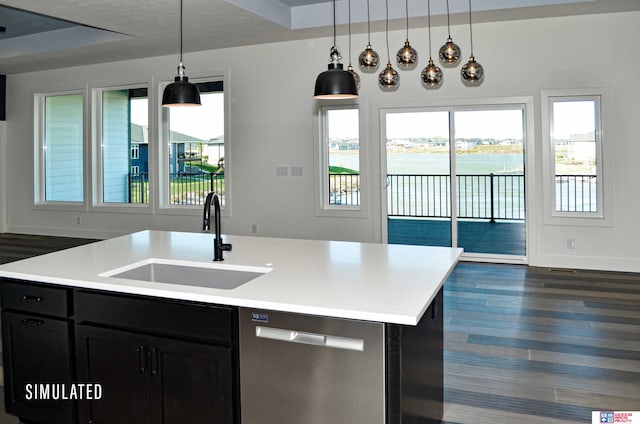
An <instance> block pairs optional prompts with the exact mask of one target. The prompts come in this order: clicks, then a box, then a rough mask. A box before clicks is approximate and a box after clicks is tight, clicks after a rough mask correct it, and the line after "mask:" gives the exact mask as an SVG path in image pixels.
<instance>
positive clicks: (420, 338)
mask: <svg viewBox="0 0 640 424" xmlns="http://www.w3.org/2000/svg"><path fill="white" fill-rule="evenodd" d="M443 303H444V291H443V289H442V288H441V289H440V290H439V292H438V294H437V295H436V297H435V299H434V300H433V302H432V303H431V305H430V306H429V308H428V309H427V311H426V312H425V313H424V315H423V316H422V319H420V322H419V323H418V325H416V326H410V325H398V324H387V325H386V342H387V357H386V361H387V364H386V365H387V381H386V383H387V424H401V423H420V424H439V423H440V422H441V420H442V416H443V413H444V398H443V394H444V392H443V387H444V381H443V380H444V375H443V369H444V368H443V366H444V358H443V345H444V343H443V306H444V304H443ZM416 404H420V407H419V408H416V407H415V405H416Z"/></svg>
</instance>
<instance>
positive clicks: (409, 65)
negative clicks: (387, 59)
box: [396, 0, 418, 69]
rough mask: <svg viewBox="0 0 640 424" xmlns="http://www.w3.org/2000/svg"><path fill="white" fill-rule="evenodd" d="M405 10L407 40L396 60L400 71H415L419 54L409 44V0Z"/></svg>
mask: <svg viewBox="0 0 640 424" xmlns="http://www.w3.org/2000/svg"><path fill="white" fill-rule="evenodd" d="M405 10H406V12H407V13H406V16H407V39H406V40H405V42H404V46H403V47H401V48H400V50H398V53H397V54H396V60H397V61H398V66H399V67H400V69H414V68H415V67H416V65H417V64H418V52H417V51H416V49H414V48H413V47H411V43H409V0H405Z"/></svg>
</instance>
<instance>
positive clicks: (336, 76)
mask: <svg viewBox="0 0 640 424" xmlns="http://www.w3.org/2000/svg"><path fill="white" fill-rule="evenodd" d="M313 97H315V98H316V99H353V98H355V97H358V87H357V86H356V80H355V78H354V77H353V74H351V73H350V72H349V71H345V70H344V67H343V65H342V63H330V64H329V69H327V70H326V71H324V72H322V73H321V74H320V75H318V78H316V89H315V91H314V94H313Z"/></svg>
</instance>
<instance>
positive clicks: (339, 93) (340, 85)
mask: <svg viewBox="0 0 640 424" xmlns="http://www.w3.org/2000/svg"><path fill="white" fill-rule="evenodd" d="M329 57H330V59H329V61H330V62H331V63H329V69H328V70H326V71H324V72H322V73H321V74H320V75H318V78H316V86H315V90H314V94H313V97H315V98H316V99H353V98H355V97H358V87H357V86H356V80H355V78H354V77H353V74H351V73H350V72H348V71H345V70H344V67H343V65H342V63H340V59H342V56H340V52H339V51H338V48H337V47H336V0H333V46H332V47H331V50H330V53H329Z"/></svg>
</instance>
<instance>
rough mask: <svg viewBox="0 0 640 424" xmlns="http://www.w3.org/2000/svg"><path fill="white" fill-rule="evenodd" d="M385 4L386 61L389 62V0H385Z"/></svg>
mask: <svg viewBox="0 0 640 424" xmlns="http://www.w3.org/2000/svg"><path fill="white" fill-rule="evenodd" d="M385 3H386V5H387V22H386V31H387V61H388V62H389V63H391V53H389V0H385Z"/></svg>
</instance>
